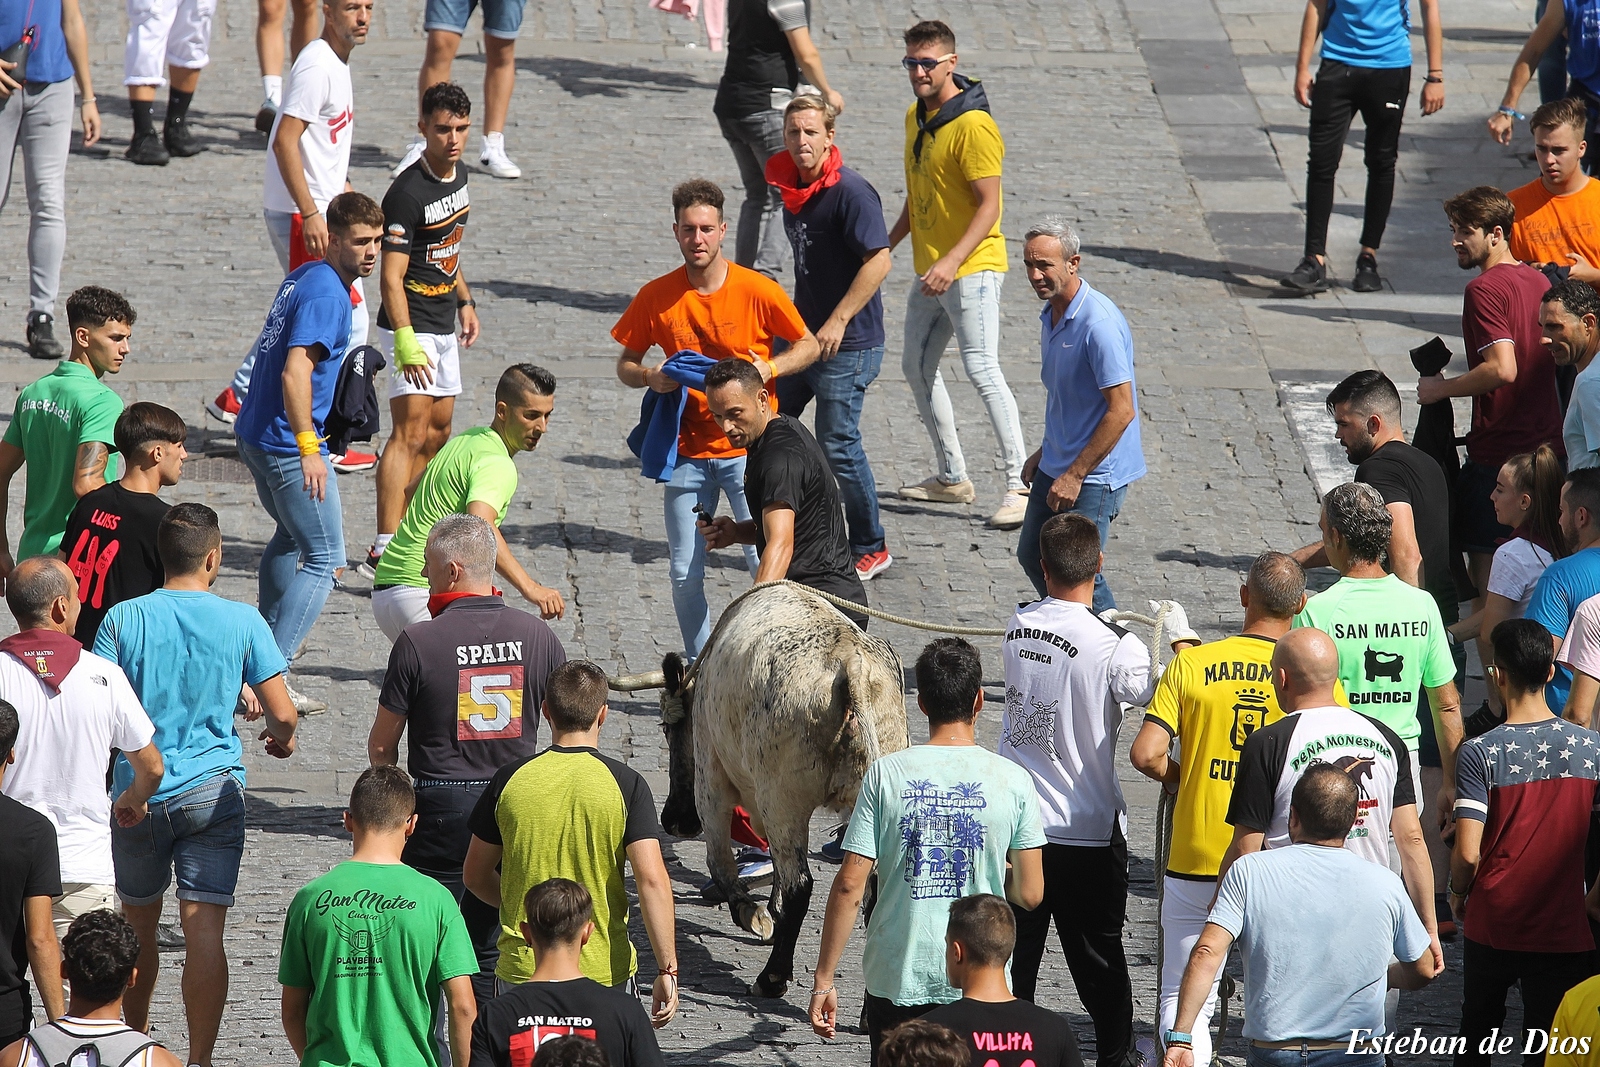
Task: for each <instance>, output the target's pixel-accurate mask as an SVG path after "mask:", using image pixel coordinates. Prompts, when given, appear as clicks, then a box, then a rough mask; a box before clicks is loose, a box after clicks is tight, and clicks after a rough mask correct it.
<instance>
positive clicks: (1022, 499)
mask: <svg viewBox="0 0 1600 1067" xmlns="http://www.w3.org/2000/svg"><path fill="white" fill-rule="evenodd" d="M1027 514H1028V491H1027V490H1026V489H1008V490H1007V491H1006V495H1005V496H1004V497H1002V498H1001V499H1000V507H999V508H998V509H997V510H996V511H995V513H994V514H993V515H990V516H989V525H990V526H993V527H994V528H995V529H997V530H1015V529H1016V528H1017V527H1019V526H1021V525H1022V520H1023V518H1024V517H1025V516H1026V515H1027Z"/></svg>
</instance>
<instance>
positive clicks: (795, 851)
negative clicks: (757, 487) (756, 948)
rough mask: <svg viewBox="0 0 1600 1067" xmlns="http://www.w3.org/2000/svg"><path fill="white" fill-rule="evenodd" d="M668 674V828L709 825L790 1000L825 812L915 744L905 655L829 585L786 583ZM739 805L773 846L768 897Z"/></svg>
mask: <svg viewBox="0 0 1600 1067" xmlns="http://www.w3.org/2000/svg"><path fill="white" fill-rule="evenodd" d="M663 674H664V676H665V690H666V692H665V694H664V696H663V698H662V709H663V710H662V725H663V727H664V728H665V730H666V734H667V743H668V756H669V791H668V794H667V800H666V803H665V804H664V805H663V806H662V809H661V825H662V827H663V829H665V830H666V831H667V832H668V833H670V834H673V835H674V836H677V837H694V836H695V835H697V834H699V833H700V832H701V829H702V825H703V826H704V827H705V828H706V863H707V865H708V866H709V868H710V872H711V877H712V879H713V881H714V882H715V884H716V887H717V889H718V890H720V891H721V893H722V894H724V895H725V896H726V898H727V901H728V910H729V912H730V913H731V914H732V915H733V919H734V922H735V923H737V924H738V925H739V927H740V928H741V929H744V930H747V931H750V932H751V933H754V934H756V935H757V936H758V937H760V938H761V939H762V941H764V942H770V943H771V944H772V953H771V955H770V956H769V958H768V959H767V963H766V966H765V967H764V968H763V969H762V971H761V974H760V976H759V977H758V978H757V979H756V982H755V986H754V992H755V994H756V995H757V996H763V997H781V996H783V994H784V993H785V992H786V991H787V989H788V987H789V981H790V979H791V978H792V977H793V974H794V949H795V942H796V940H797V939H798V938H799V936H800V924H801V923H802V922H803V921H804V920H805V916H806V912H807V910H808V909H809V908H810V906H811V887H812V879H811V868H810V865H809V863H808V862H807V856H808V853H809V845H810V834H809V831H810V823H811V816H812V813H813V812H815V811H816V809H818V808H827V809H829V810H832V811H837V812H848V811H849V810H851V809H852V808H853V807H854V805H855V801H856V795H857V794H858V793H859V792H860V789H861V779H862V777H863V775H865V774H866V770H867V767H868V766H869V765H870V764H871V763H872V761H873V760H875V759H877V758H878V757H879V756H884V755H888V754H889V753H891V752H898V751H899V750H901V749H903V748H905V747H906V744H907V739H906V710H905V678H904V675H903V673H902V671H901V666H900V658H899V657H898V656H897V655H895V652H894V649H893V648H891V647H890V646H889V643H888V642H887V641H884V640H883V639H881V638H878V637H874V636H872V635H870V634H867V633H864V632H863V631H862V630H860V629H859V628H857V627H856V625H855V624H854V623H852V622H851V621H850V620H849V619H847V618H846V617H845V616H844V615H843V614H841V613H840V612H839V611H838V610H837V609H835V608H834V607H833V606H832V605H831V604H829V603H828V602H827V601H825V600H823V599H822V598H821V597H819V596H817V595H816V594H815V593H813V592H811V591H810V590H808V589H805V588H803V587H801V586H796V585H791V584H787V583H785V584H781V585H779V584H771V585H760V586H757V587H755V588H754V589H751V590H750V591H748V592H746V593H745V594H744V595H742V596H740V597H739V598H738V599H737V600H735V601H734V602H733V603H732V604H731V605H730V606H729V607H728V610H727V611H726V612H724V613H723V615H722V618H721V619H719V620H718V622H717V626H716V629H715V630H714V631H713V632H712V635H711V639H710V640H709V641H708V642H707V643H706V646H705V649H704V650H703V651H702V652H701V654H700V658H699V659H698V660H696V661H695V663H694V666H693V668H692V669H690V670H689V671H687V672H685V670H684V664H683V661H682V660H681V659H680V658H679V657H678V656H677V655H676V654H672V655H669V656H667V658H666V661H665V663H664V664H663ZM735 805H742V806H743V807H744V809H745V811H747V812H748V813H749V815H750V819H751V823H752V824H753V825H754V826H755V829H756V831H757V832H758V833H760V834H761V835H762V836H763V837H765V838H766V839H767V841H768V843H769V844H770V846H771V849H772V866H773V882H772V890H771V896H770V898H769V900H768V901H767V903H765V904H763V903H760V902H758V901H757V900H756V899H755V898H754V897H753V896H752V895H751V893H750V891H749V889H748V888H747V887H746V886H743V885H741V884H740V883H739V881H738V879H737V870H738V868H737V866H736V865H735V863H734V856H733V844H732V840H731V838H730V835H729V827H730V822H731V820H732V818H733V809H734V806H735Z"/></svg>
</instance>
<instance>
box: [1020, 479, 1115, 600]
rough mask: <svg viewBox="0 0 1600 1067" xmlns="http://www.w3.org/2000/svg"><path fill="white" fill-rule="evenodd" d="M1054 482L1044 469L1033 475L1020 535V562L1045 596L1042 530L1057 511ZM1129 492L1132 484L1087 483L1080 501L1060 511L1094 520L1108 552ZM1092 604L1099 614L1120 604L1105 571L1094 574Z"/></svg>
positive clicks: (1036, 588)
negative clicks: (1108, 539) (1116, 486)
mask: <svg viewBox="0 0 1600 1067" xmlns="http://www.w3.org/2000/svg"><path fill="white" fill-rule="evenodd" d="M1054 481H1055V478H1054V477H1052V476H1051V475H1048V474H1046V473H1045V472H1044V471H1039V472H1038V473H1037V474H1035V475H1034V476H1033V491H1032V492H1031V493H1029V494H1028V510H1027V511H1026V512H1025V513H1024V514H1023V517H1022V532H1021V533H1020V534H1019V535H1018V537H1017V562H1018V563H1020V564H1022V571H1023V573H1024V574H1026V575H1027V576H1028V580H1029V581H1031V582H1032V583H1033V588H1034V589H1035V590H1037V591H1038V593H1039V595H1040V596H1044V595H1045V588H1044V568H1042V567H1040V566H1039V531H1040V530H1042V529H1044V524H1045V523H1047V522H1049V521H1050V520H1051V519H1052V518H1054V517H1055V516H1056V514H1057V513H1056V512H1053V511H1051V510H1050V504H1049V503H1048V497H1049V495H1050V485H1051V483H1052V482H1054ZM1127 495H1128V487H1127V486H1125V485H1124V486H1122V487H1121V488H1120V489H1113V488H1111V487H1110V486H1109V485H1099V484H1096V483H1094V482H1085V483H1084V485H1083V487H1082V488H1081V489H1080V490H1079V491H1078V500H1077V502H1076V503H1075V504H1073V505H1072V506H1071V507H1070V508H1068V509H1067V510H1066V511H1064V512H1060V514H1063V515H1066V514H1073V515H1082V516H1085V517H1086V518H1088V519H1090V520H1091V521H1092V522H1093V523H1094V524H1095V527H1096V528H1097V529H1098V530H1099V531H1100V548H1101V551H1104V550H1105V547H1106V535H1107V534H1109V533H1110V532H1111V524H1112V523H1113V522H1114V521H1116V518H1117V515H1118V514H1119V513H1121V511H1122V501H1123V499H1124V498H1125V497H1127ZM1091 606H1092V608H1093V610H1094V613H1095V614H1096V615H1098V614H1100V612H1102V611H1105V610H1106V609H1107V608H1114V607H1116V606H1117V598H1116V597H1115V596H1113V595H1112V593H1111V586H1110V585H1109V584H1107V582H1106V576H1105V573H1104V572H1103V571H1102V572H1101V573H1100V574H1097V575H1095V576H1094V604H1093V605H1091Z"/></svg>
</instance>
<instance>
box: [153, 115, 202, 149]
mask: <svg viewBox="0 0 1600 1067" xmlns="http://www.w3.org/2000/svg"><path fill="white" fill-rule="evenodd" d="M161 140H162V141H163V142H164V143H165V144H166V146H167V151H168V152H171V153H172V154H173V155H175V156H198V155H199V154H200V153H201V152H204V151H205V148H204V147H202V146H201V144H200V142H198V141H196V140H195V139H194V131H193V130H192V129H190V127H189V121H188V120H187V119H180V120H178V121H177V122H169V123H167V124H166V126H165V127H164V128H163V129H162V131H161Z"/></svg>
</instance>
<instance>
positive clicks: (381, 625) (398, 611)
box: [372, 585, 428, 643]
mask: <svg viewBox="0 0 1600 1067" xmlns="http://www.w3.org/2000/svg"><path fill="white" fill-rule="evenodd" d="M372 617H373V618H374V619H376V620H377V622H378V629H380V630H382V631H383V636H385V637H387V638H388V639H389V641H390V642H391V643H393V642H395V641H398V640H400V631H401V630H404V629H405V628H406V627H407V626H410V625H411V624H412V623H414V622H422V621H424V620H425V619H427V617H428V591H427V590H426V589H418V588H417V587H416V586H414V585H391V586H389V587H388V588H387V589H374V590H373V591H372Z"/></svg>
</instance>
